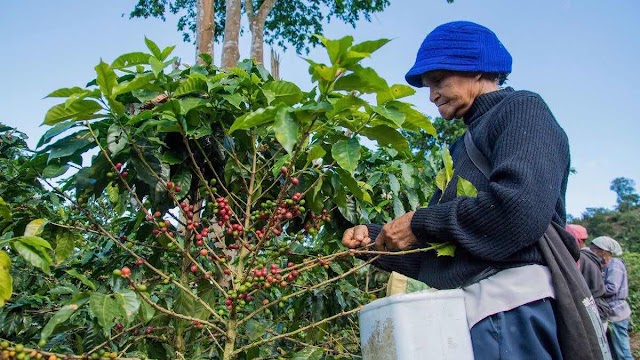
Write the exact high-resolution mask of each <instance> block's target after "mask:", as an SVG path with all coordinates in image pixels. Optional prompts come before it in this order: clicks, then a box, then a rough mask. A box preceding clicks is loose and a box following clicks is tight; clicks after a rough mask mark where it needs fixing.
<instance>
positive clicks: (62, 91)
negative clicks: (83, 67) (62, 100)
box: [45, 86, 87, 98]
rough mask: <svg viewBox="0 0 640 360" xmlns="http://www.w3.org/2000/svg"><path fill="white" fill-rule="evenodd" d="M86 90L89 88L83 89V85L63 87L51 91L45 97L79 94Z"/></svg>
mask: <svg viewBox="0 0 640 360" xmlns="http://www.w3.org/2000/svg"><path fill="white" fill-rule="evenodd" d="M85 91H87V90H85V89H83V88H81V87H77V86H74V87H72V88H61V89H58V90H55V91H53V92H52V93H50V94H49V95H47V96H45V97H48V98H51V97H69V96H71V95H73V94H79V93H83V92H85Z"/></svg>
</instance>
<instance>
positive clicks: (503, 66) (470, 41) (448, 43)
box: [405, 21, 512, 87]
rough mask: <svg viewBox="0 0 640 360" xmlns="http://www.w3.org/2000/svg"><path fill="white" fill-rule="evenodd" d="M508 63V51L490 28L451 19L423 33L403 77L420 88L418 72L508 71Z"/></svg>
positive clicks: (420, 74)
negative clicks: (423, 36) (416, 50)
mask: <svg viewBox="0 0 640 360" xmlns="http://www.w3.org/2000/svg"><path fill="white" fill-rule="evenodd" d="M511 62H512V60H511V54H509V52H508V51H507V49H506V48H505V47H504V45H502V43H501V42H500V40H498V37H497V36H496V34H494V33H493V32H492V31H491V30H489V29H487V28H486V27H484V26H482V25H478V24H476V23H472V22H469V21H454V22H450V23H446V24H442V25H440V26H438V27H436V28H435V29H434V30H433V31H431V32H430V33H429V34H428V35H427V37H426V38H425V39H424V41H423V42H422V45H421V46H420V49H419V50H418V54H417V56H416V62H415V64H414V65H413V67H412V68H411V70H409V72H407V74H406V75H405V79H406V80H407V82H408V83H409V84H410V85H413V86H415V87H422V86H423V85H422V79H421V76H422V74H424V73H426V72H427V71H432V70H450V71H463V72H481V73H507V74H508V73H510V72H511Z"/></svg>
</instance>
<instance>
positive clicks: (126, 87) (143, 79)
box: [113, 74, 153, 97]
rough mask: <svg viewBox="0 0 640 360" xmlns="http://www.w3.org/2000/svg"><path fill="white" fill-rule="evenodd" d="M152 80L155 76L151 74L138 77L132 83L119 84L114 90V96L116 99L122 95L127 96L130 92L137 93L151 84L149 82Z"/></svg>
mask: <svg viewBox="0 0 640 360" xmlns="http://www.w3.org/2000/svg"><path fill="white" fill-rule="evenodd" d="M152 79H153V76H152V75H151V74H142V75H138V76H136V77H135V78H134V79H133V80H131V81H126V82H122V83H120V84H118V85H117V86H116V87H115V88H114V89H113V96H114V97H115V96H118V95H120V94H126V93H128V92H132V91H135V90H139V89H142V88H144V87H145V86H146V85H147V84H149V82H150V81H151V80H152Z"/></svg>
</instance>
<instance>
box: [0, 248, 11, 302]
mask: <svg viewBox="0 0 640 360" xmlns="http://www.w3.org/2000/svg"><path fill="white" fill-rule="evenodd" d="M10 270H11V259H10V258H9V255H7V253H6V252H4V251H1V250H0V307H2V306H4V304H6V303H7V301H9V299H10V298H11V294H13V279H12V278H11V271H10Z"/></svg>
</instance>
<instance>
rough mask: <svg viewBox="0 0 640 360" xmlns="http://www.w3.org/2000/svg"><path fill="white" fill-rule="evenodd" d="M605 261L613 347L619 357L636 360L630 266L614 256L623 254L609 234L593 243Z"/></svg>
mask: <svg viewBox="0 0 640 360" xmlns="http://www.w3.org/2000/svg"><path fill="white" fill-rule="evenodd" d="M589 247H590V248H591V250H592V251H593V252H594V253H596V254H597V255H598V256H599V257H600V258H601V259H602V261H603V263H604V265H605V267H604V274H603V276H604V285H605V295H604V298H605V300H606V301H607V303H608V304H609V307H610V309H611V310H610V312H609V317H608V319H607V320H608V321H609V323H610V324H611V326H610V334H611V349H612V352H613V358H614V359H616V360H632V359H633V357H632V356H631V348H630V345H629V333H628V332H627V330H628V328H629V318H630V317H631V308H630V307H629V303H627V300H626V299H627V297H628V296H629V285H628V280H627V268H626V267H625V266H624V262H622V260H621V259H619V258H616V257H614V256H622V248H621V247H620V244H619V243H618V242H617V241H616V240H614V239H612V238H610V237H608V236H600V237H597V238H595V239H593V241H592V242H591V244H590V245H589Z"/></svg>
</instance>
